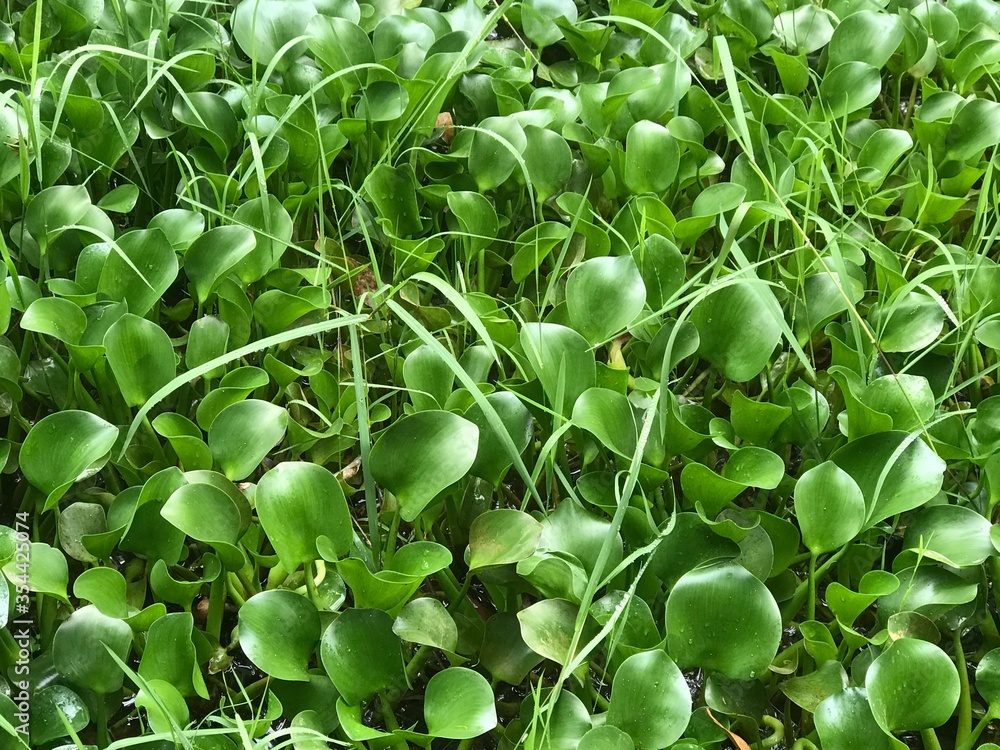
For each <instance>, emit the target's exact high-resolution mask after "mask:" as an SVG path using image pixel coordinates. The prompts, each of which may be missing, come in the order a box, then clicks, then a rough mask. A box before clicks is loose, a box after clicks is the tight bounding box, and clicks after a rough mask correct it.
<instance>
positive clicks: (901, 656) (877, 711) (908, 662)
mask: <svg viewBox="0 0 1000 750" xmlns="http://www.w3.org/2000/svg"><path fill="white" fill-rule="evenodd" d="M865 688H866V689H867V690H868V699H869V700H870V701H871V707H872V714H873V715H874V716H875V720H876V721H877V722H878V724H879V726H880V727H882V729H884V730H885V731H886V732H896V731H916V730H920V729H933V728H935V727H939V726H941V725H942V724H944V723H945V722H946V721H948V720H949V719H950V718H951V715H952V713H953V712H954V711H955V707H956V706H957V705H958V696H959V682H958V670H956V669H955V665H954V664H953V663H952V661H951V659H950V658H948V655H947V654H946V653H945V652H944V651H942V650H941V649H940V648H938V647H937V646H935V645H934V644H933V643H927V642H926V641H920V640H915V639H913V638H901V639H899V640H897V641H895V642H893V644H892V645H891V646H890V647H889V649H888V650H887V651H885V652H884V653H883V654H882V655H881V656H879V657H878V658H877V659H876V660H875V661H874V662H872V665H871V666H870V667H869V668H868V673H867V676H866V677H865Z"/></svg>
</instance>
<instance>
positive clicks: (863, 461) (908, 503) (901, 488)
mask: <svg viewBox="0 0 1000 750" xmlns="http://www.w3.org/2000/svg"><path fill="white" fill-rule="evenodd" d="M831 459H832V460H833V462H834V463H835V464H837V466H839V467H840V468H841V469H843V470H844V471H846V472H847V473H848V474H850V475H851V477H853V478H854V481H855V482H857V484H858V486H859V487H860V488H861V492H862V494H863V495H864V498H865V505H866V507H867V508H868V518H867V521H866V523H865V525H866V526H871V525H873V524H875V523H878V522H879V521H881V520H882V519H883V518H888V517H889V516H894V515H896V514H897V513H905V512H906V511H908V510H913V509H914V508H919V507H920V506H921V505H923V504H924V503H926V502H927V501H928V500H930V499H931V498H932V497H934V496H935V495H936V494H937V493H938V491H939V490H940V489H941V484H942V482H943V481H944V470H945V463H944V461H943V460H941V459H940V458H939V457H938V456H937V455H936V454H935V453H934V452H933V451H932V450H931V449H930V448H928V447H927V445H926V443H924V442H923V441H922V440H920V439H919V437H917V436H916V435H913V434H908V433H905V432H882V433H878V434H876V435H867V436H865V437H863V438H859V439H858V440H854V441H852V442H850V443H848V444H847V445H845V446H844V447H842V448H840V449H839V450H837V451H835V452H834V453H833V455H832V457H831Z"/></svg>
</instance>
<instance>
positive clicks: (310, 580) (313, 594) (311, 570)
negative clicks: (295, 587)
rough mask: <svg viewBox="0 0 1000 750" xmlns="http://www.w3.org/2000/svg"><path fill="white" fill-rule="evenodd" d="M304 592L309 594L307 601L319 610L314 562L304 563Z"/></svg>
mask: <svg viewBox="0 0 1000 750" xmlns="http://www.w3.org/2000/svg"><path fill="white" fill-rule="evenodd" d="M306 591H308V592H309V600H310V601H311V602H312V603H313V604H315V605H316V608H317V609H319V608H320V601H319V591H317V590H316V561H315V560H308V561H306Z"/></svg>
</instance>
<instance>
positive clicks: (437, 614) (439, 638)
mask: <svg viewBox="0 0 1000 750" xmlns="http://www.w3.org/2000/svg"><path fill="white" fill-rule="evenodd" d="M392 632H394V633H395V634H396V635H398V636H399V637H400V638H402V639H403V640H404V641H409V642H410V643H419V644H421V645H425V646H433V647H434V648H440V649H443V650H445V651H452V652H453V651H455V649H457V648H458V626H457V625H455V620H454V619H452V616H451V615H450V614H448V610H447V609H445V607H444V605H443V604H442V603H441V602H439V601H438V600H437V599H432V598H431V597H429V596H423V597H420V598H419V599H414V600H413V601H412V602H410V603H409V604H407V605H406V606H404V607H403V608H402V609H401V610H400V612H399V614H398V615H397V616H396V621H395V622H394V623H393V624H392Z"/></svg>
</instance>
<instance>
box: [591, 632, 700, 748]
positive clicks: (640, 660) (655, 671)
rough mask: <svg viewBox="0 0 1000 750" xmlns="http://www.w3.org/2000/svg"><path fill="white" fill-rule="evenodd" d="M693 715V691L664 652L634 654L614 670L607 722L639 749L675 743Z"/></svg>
mask: <svg viewBox="0 0 1000 750" xmlns="http://www.w3.org/2000/svg"><path fill="white" fill-rule="evenodd" d="M690 718H691V692H690V690H689V689H688V685H687V682H686V681H685V679H684V675H683V674H681V670H679V669H678V668H677V665H676V664H674V662H673V660H672V659H671V658H670V657H669V656H667V654H666V653H665V652H664V651H660V650H658V649H657V650H654V651H645V652H643V653H639V654H633V655H632V656H630V657H628V658H627V659H626V660H625V661H624V662H622V664H621V666H620V667H618V671H617V672H615V677H614V682H613V684H612V689H611V705H610V707H609V708H608V719H607V723H608V725H609V726H614V727H618V728H619V729H621V730H623V731H624V732H626V733H627V734H628V735H629V736H630V737H631V738H632V739H633V740H634V741H635V744H636V747H638V748H660V747H667V746H668V745H671V744H673V743H674V742H676V741H677V740H678V739H680V737H681V735H682V734H684V730H685V728H686V727H687V725H688V721H689V720H690Z"/></svg>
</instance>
